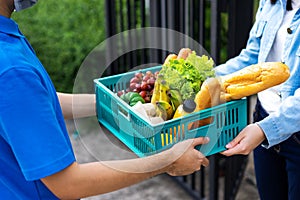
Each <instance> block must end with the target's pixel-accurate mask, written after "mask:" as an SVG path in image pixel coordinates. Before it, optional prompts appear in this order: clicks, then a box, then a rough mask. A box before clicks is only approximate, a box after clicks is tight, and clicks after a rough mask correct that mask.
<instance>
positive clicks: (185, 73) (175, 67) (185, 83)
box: [159, 51, 215, 100]
mask: <svg viewBox="0 0 300 200" xmlns="http://www.w3.org/2000/svg"><path fill="white" fill-rule="evenodd" d="M213 66H214V61H213V60H212V59H211V58H208V56H206V55H202V56H198V55H196V52H194V51H193V53H192V54H190V55H189V56H188V57H187V58H186V59H185V60H184V59H171V60H170V61H169V63H167V64H166V65H165V66H163V67H162V69H161V71H160V73H159V74H161V75H162V76H163V78H164V80H165V81H166V82H167V83H168V84H169V87H170V88H171V89H179V91H180V93H181V96H182V98H183V99H184V100H185V99H190V98H191V99H194V98H195V95H196V94H197V92H199V90H200V87H201V85H202V83H203V81H205V80H206V79H207V78H209V77H214V76H215V73H214V71H213Z"/></svg>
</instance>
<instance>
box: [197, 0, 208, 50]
mask: <svg viewBox="0 0 300 200" xmlns="http://www.w3.org/2000/svg"><path fill="white" fill-rule="evenodd" d="M205 6H206V4H205V0H199V4H198V12H196V13H197V16H196V19H197V18H198V19H199V22H198V26H199V28H198V32H199V33H198V35H199V36H198V37H199V38H198V42H199V43H200V44H201V45H202V46H203V47H204V48H206V47H205V44H204V38H205Z"/></svg>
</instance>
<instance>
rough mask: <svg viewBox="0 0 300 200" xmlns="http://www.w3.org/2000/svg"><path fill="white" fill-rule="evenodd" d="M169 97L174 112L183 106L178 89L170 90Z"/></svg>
mask: <svg viewBox="0 0 300 200" xmlns="http://www.w3.org/2000/svg"><path fill="white" fill-rule="evenodd" d="M167 95H168V97H169V99H170V103H171V105H172V108H173V110H174V111H175V110H176V109H177V108H178V106H179V105H181V104H182V103H183V100H182V97H181V94H180V92H179V91H178V90H176V89H170V90H169V91H168V92H167Z"/></svg>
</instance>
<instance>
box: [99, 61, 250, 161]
mask: <svg viewBox="0 0 300 200" xmlns="http://www.w3.org/2000/svg"><path fill="white" fill-rule="evenodd" d="M160 69H161V66H156V67H151V68H147V69H143V70H137V71H142V72H146V71H148V70H150V71H152V72H155V71H158V70H160ZM137 71H132V72H128V73H123V74H119V75H114V76H109V77H104V78H99V79H95V80H94V83H95V93H96V101H97V103H96V110H97V118H98V121H99V123H101V124H102V125H103V126H105V127H106V128H107V129H108V130H109V131H110V132H111V133H112V134H114V135H115V136H116V137H117V138H118V139H119V140H121V141H122V142H123V143H124V144H125V145H126V146H127V147H128V148H129V149H130V150H132V151H133V152H134V153H135V154H136V155H137V156H139V157H144V156H148V155H152V154H155V153H158V152H161V151H163V150H165V149H168V148H170V147H171V146H173V145H174V144H175V143H177V142H179V141H183V140H186V139H190V138H195V137H199V136H208V137H209V138H210V142H209V143H208V144H204V145H199V146H197V147H196V148H197V149H198V150H199V151H201V152H202V153H203V154H204V155H206V156H209V155H212V154H215V153H219V152H221V151H224V150H225V149H226V148H225V145H226V144H227V143H228V142H229V141H231V140H232V139H233V138H234V137H235V136H236V135H237V134H238V133H239V132H240V131H241V130H242V129H243V128H244V127H245V126H246V125H247V99H246V98H244V99H240V100H235V101H231V102H227V103H224V104H221V105H218V106H215V107H212V108H209V109H206V110H202V111H199V112H194V113H192V114H189V115H187V116H184V117H182V118H177V119H172V120H168V121H166V122H164V123H159V124H155V125H152V124H151V123H150V122H149V121H148V120H146V119H145V118H143V117H142V116H141V115H139V114H138V113H136V112H135V111H134V110H133V109H132V108H131V107H130V106H129V105H128V104H126V103H125V102H124V101H123V100H121V99H120V98H119V97H118V95H117V92H118V91H121V90H125V89H126V88H127V87H128V83H129V81H130V79H131V78H132V77H133V76H134V74H135V73H136V72H137ZM206 118H211V119H212V122H211V123H210V124H208V125H205V126H201V127H198V128H197V129H192V130H188V127H189V124H190V123H192V122H196V121H198V120H201V119H206Z"/></svg>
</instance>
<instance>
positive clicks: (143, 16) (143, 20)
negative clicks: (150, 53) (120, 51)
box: [140, 0, 147, 63]
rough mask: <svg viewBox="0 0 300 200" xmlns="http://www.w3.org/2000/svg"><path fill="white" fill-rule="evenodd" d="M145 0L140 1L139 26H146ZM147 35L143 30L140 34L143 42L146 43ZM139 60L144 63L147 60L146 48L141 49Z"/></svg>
mask: <svg viewBox="0 0 300 200" xmlns="http://www.w3.org/2000/svg"><path fill="white" fill-rule="evenodd" d="M145 1H146V0H141V3H140V10H141V27H142V28H144V27H146V3H145ZM146 38H147V35H146V31H143V34H142V40H143V42H144V43H146V41H147V39H146ZM141 62H142V63H146V62H147V49H142V53H141Z"/></svg>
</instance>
